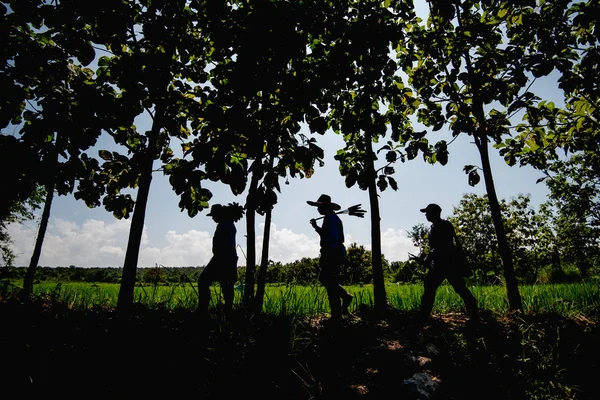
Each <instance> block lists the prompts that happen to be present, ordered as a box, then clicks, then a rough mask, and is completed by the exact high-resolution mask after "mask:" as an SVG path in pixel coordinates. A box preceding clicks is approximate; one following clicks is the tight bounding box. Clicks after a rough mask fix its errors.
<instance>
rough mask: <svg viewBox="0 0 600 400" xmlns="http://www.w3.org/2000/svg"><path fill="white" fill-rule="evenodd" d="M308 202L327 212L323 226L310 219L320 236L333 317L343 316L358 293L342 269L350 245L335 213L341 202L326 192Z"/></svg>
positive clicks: (321, 278) (322, 268)
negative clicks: (345, 283)
mask: <svg viewBox="0 0 600 400" xmlns="http://www.w3.org/2000/svg"><path fill="white" fill-rule="evenodd" d="M307 203H308V204H309V205H311V206H314V207H317V210H318V211H319V214H321V215H323V223H322V224H321V226H318V225H317V221H316V219H314V218H313V219H311V220H310V224H311V225H312V227H313V228H314V229H315V231H317V233H318V234H319V237H320V246H321V254H320V258H319V281H320V282H321V284H322V285H323V286H324V287H325V290H326V291H327V297H328V299H329V307H330V308H331V318H332V319H334V320H339V319H341V317H342V312H348V306H349V305H350V303H351V302H352V299H353V297H354V296H352V294H350V293H349V292H348V291H347V290H346V289H344V287H343V286H342V285H341V278H340V272H341V267H342V265H343V264H344V263H345V262H346V247H345V246H344V226H343V224H342V220H341V219H340V217H339V216H338V215H337V214H336V213H335V211H337V210H339V209H340V206H339V205H338V204H336V203H332V202H331V197H330V196H328V195H326V194H322V195H321V196H319V198H318V199H317V201H307Z"/></svg>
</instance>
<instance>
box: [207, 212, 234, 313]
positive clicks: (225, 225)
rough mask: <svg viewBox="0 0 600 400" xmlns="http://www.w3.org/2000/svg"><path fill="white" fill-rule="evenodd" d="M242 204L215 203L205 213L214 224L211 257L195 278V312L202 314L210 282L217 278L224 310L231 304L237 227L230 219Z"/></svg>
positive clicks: (208, 300)
mask: <svg viewBox="0 0 600 400" xmlns="http://www.w3.org/2000/svg"><path fill="white" fill-rule="evenodd" d="M243 213H244V211H243V207H242V206H240V205H238V204H237V203H233V204H229V205H227V206H224V205H222V204H215V205H213V206H212V207H211V209H210V212H209V213H208V214H207V216H209V217H212V219H213V221H215V222H216V223H217V228H216V230H215V234H214V236H213V244H212V252H213V256H212V258H211V259H210V261H209V262H208V265H207V266H206V267H205V268H204V270H203V271H202V273H201V274H200V277H199V278H198V295H199V299H198V311H199V313H200V314H201V315H204V316H206V315H207V313H208V304H209V302H210V285H211V284H212V283H213V282H215V281H218V282H219V284H220V285H221V291H222V293H223V299H224V302H225V310H226V311H231V309H232V307H233V297H234V285H235V281H236V280H237V261H238V256H237V250H236V240H235V236H236V233H237V230H236V228H235V224H234V222H236V221H237V220H239V219H240V218H241V217H242V215H243Z"/></svg>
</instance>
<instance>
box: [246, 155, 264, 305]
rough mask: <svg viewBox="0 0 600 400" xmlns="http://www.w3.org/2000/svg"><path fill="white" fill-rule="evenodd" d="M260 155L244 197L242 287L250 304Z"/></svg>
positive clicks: (254, 266) (253, 167) (260, 174)
mask: <svg viewBox="0 0 600 400" xmlns="http://www.w3.org/2000/svg"><path fill="white" fill-rule="evenodd" d="M261 164H262V157H257V159H256V160H255V161H254V163H253V164H252V179H251V180H250V188H249V189H248V197H246V251H247V253H246V282H245V285H246V286H245V287H244V300H243V303H244V305H246V306H248V307H250V306H252V299H253V298H254V274H255V273H256V232H255V229H254V225H255V221H256V204H255V201H256V190H257V188H258V182H259V181H260V178H261V177H262V165H261Z"/></svg>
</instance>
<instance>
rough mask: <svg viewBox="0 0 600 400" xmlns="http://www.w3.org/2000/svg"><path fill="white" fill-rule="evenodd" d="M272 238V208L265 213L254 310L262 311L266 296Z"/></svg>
mask: <svg viewBox="0 0 600 400" xmlns="http://www.w3.org/2000/svg"><path fill="white" fill-rule="evenodd" d="M270 239H271V209H268V210H267V212H266V213H265V228H264V231H263V245H262V254H261V258H260V269H259V270H258V279H257V284H256V298H255V299H254V310H255V312H256V313H260V312H261V310H262V306H263V301H264V298H265V286H266V285H267V268H268V267H269V241H270Z"/></svg>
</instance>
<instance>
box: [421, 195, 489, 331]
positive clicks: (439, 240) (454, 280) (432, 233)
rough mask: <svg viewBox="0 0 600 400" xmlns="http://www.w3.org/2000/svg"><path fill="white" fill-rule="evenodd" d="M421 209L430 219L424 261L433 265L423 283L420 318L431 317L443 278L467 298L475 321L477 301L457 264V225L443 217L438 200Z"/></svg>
mask: <svg viewBox="0 0 600 400" xmlns="http://www.w3.org/2000/svg"><path fill="white" fill-rule="evenodd" d="M420 211H421V212H422V213H425V218H427V220H428V221H429V222H431V227H430V229H429V236H428V239H429V249H430V250H429V253H428V254H427V256H426V257H425V258H424V261H425V262H426V263H427V264H429V266H430V267H429V270H428V271H427V276H426V277H425V281H424V282H423V285H424V292H423V295H422V297H421V307H420V313H421V317H422V318H423V319H427V318H429V315H430V314H431V310H432V309H433V304H434V301H435V293H436V291H437V289H438V288H439V286H440V285H441V284H442V282H443V281H444V279H448V282H449V283H450V284H451V285H452V288H453V289H454V291H455V292H456V293H457V294H458V295H459V296H460V297H461V298H462V300H463V301H464V303H465V307H466V308H467V312H468V313H469V315H470V317H471V318H472V320H474V321H476V320H478V318H479V315H478V310H477V300H476V299H475V297H474V296H473V294H472V293H471V291H470V290H469V288H468V287H467V285H466V283H465V280H464V276H463V275H462V272H461V271H460V270H459V269H458V266H457V263H456V254H457V251H458V250H460V247H459V246H460V244H459V242H458V238H457V237H456V232H455V230H454V226H453V225H452V223H451V222H450V221H448V220H446V219H442V217H441V213H442V208H441V207H440V206H439V205H437V204H435V203H431V204H428V205H427V207H425V208H421V209H420Z"/></svg>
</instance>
